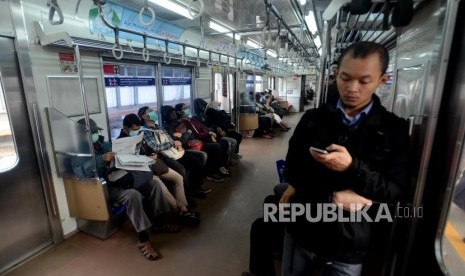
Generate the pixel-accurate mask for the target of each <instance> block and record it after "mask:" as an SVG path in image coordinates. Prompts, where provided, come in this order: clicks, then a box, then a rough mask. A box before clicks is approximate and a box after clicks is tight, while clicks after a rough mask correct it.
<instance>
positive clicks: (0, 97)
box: [0, 73, 20, 174]
mask: <svg viewBox="0 0 465 276" xmlns="http://www.w3.org/2000/svg"><path fill="white" fill-rule="evenodd" d="M3 87H5V86H4V85H3V76H2V74H1V73H0V108H1V107H2V105H3V110H4V112H2V110H0V116H1V115H2V114H3V113H4V114H5V115H6V119H7V120H6V122H8V128H9V131H10V136H11V138H10V139H11V142H10V143H12V145H13V149H14V158H15V160H14V162H10V163H9V164H8V166H5V167H3V165H1V166H0V174H3V173H7V172H9V171H11V170H13V169H14V168H16V167H17V166H18V164H19V159H20V157H19V152H18V145H17V144H16V138H15V134H14V130H13V124H12V122H11V116H10V112H9V106H8V100H7V97H6V91H5V90H4V89H3ZM0 120H1V117H0ZM0 133H1V128H0ZM1 144H3V143H2V142H0V145H1ZM1 159H3V156H2V150H1V149H0V160H1ZM4 163H5V161H3V162H0V164H4Z"/></svg>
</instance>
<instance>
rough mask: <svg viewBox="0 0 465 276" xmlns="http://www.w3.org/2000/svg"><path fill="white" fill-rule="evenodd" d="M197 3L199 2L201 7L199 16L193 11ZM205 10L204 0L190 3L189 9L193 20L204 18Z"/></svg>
mask: <svg viewBox="0 0 465 276" xmlns="http://www.w3.org/2000/svg"><path fill="white" fill-rule="evenodd" d="M195 2H199V5H200V6H199V13H198V14H195V13H194V11H193V10H192V8H193V5H194V3H195ZM204 8H205V6H204V4H203V0H191V1H190V2H189V7H188V9H189V14H190V16H192V18H193V19H196V18H198V17H200V16H202V14H203V11H204Z"/></svg>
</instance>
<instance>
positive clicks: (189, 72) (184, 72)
mask: <svg viewBox="0 0 465 276" xmlns="http://www.w3.org/2000/svg"><path fill="white" fill-rule="evenodd" d="M179 69H181V70H180V71H177V70H179ZM158 70H160V76H162V77H161V83H160V88H161V89H160V99H159V100H160V102H161V105H167V103H166V102H165V101H166V97H165V92H166V91H165V87H166V86H176V85H171V84H170V85H166V84H164V83H163V79H165V78H168V79H169V78H173V79H176V78H181V79H188V78H190V84H185V85H183V86H189V87H190V88H189V89H190V91H189V100H188V101H185V102H184V101H180V102H175V103H174V105H176V104H177V103H185V104H187V105H188V106H189V107H190V109H191V112H192V111H193V109H192V105H193V102H194V99H195V97H196V91H194V89H195V87H194V82H195V77H194V74H193V73H194V72H193V70H194V68H193V67H190V66H179V65H173V66H166V65H162V66H161V67H160V68H159V69H158ZM168 72H170V73H168ZM184 93H185V92H184V91H183V95H184ZM209 94H210V92H209ZM174 105H173V107H174Z"/></svg>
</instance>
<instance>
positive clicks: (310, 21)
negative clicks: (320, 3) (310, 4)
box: [305, 11, 318, 34]
mask: <svg viewBox="0 0 465 276" xmlns="http://www.w3.org/2000/svg"><path fill="white" fill-rule="evenodd" d="M305 23H307V26H308V28H309V30H310V32H311V33H312V34H314V33H316V32H318V26H317V25H316V19H315V15H314V14H313V11H310V13H309V14H308V15H307V16H305Z"/></svg>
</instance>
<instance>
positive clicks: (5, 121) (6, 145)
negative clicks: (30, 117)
mask: <svg viewBox="0 0 465 276" xmlns="http://www.w3.org/2000/svg"><path fill="white" fill-rule="evenodd" d="M5 98H6V97H5V93H4V91H3V86H2V84H1V83H0V173H2V172H5V171H9V170H11V169H12V168H14V167H15V166H16V164H17V163H18V152H17V149H16V143H15V140H14V132H13V131H12V129H11V122H10V117H9V115H8V108H7V105H6V104H7V102H6V99H5Z"/></svg>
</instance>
